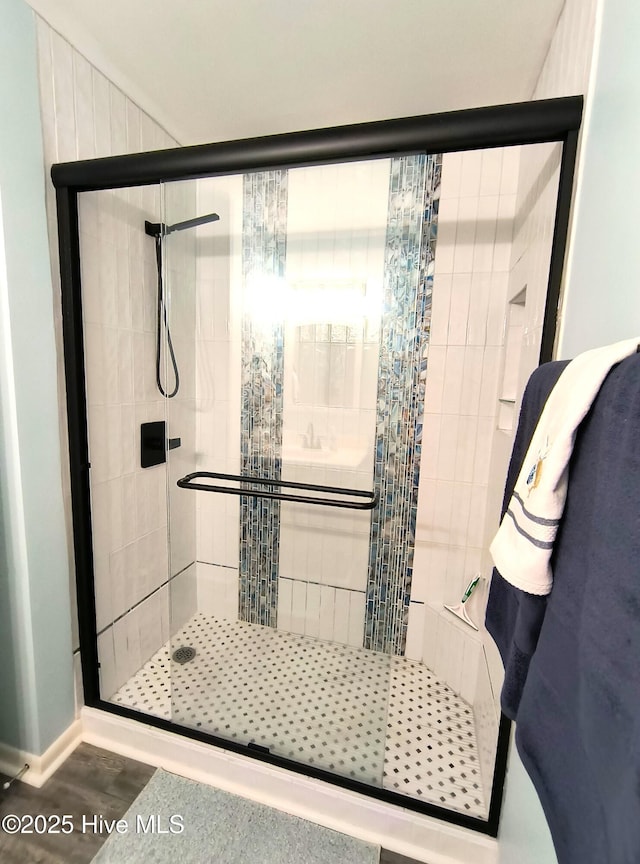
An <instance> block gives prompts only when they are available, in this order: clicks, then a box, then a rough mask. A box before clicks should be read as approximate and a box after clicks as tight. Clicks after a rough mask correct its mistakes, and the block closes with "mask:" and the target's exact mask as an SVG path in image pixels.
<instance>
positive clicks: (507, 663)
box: [486, 360, 569, 720]
mask: <svg viewBox="0 0 640 864" xmlns="http://www.w3.org/2000/svg"><path fill="white" fill-rule="evenodd" d="M568 363H569V361H568V360H562V361H555V362H553V363H544V364H543V365H542V366H539V367H538V368H537V369H536V370H535V372H534V373H533V374H532V375H531V377H530V378H529V382H528V384H527V386H526V388H525V391H524V396H523V397H522V408H521V409H520V419H519V421H518V430H517V432H516V437H515V441H514V443H513V450H512V453H511V461H510V462H509V470H508V472H507V482H506V485H505V490H504V498H503V501H502V513H501V518H502V516H504V514H505V512H506V509H507V507H508V505H509V501H510V500H511V495H512V493H513V487H514V486H515V485H516V480H517V479H518V475H519V474H520V469H521V468H522V463H523V461H524V457H525V456H526V454H527V450H528V448H529V442H530V440H531V436H532V435H533V432H534V430H535V428H536V426H537V423H538V419H539V417H540V415H541V414H542V409H543V408H544V406H545V403H546V401H547V398H548V396H549V394H550V393H551V391H552V390H553V388H554V386H555V384H556V382H557V380H558V378H559V377H560V375H561V374H562V372H563V371H564V369H565V367H566V366H567V364H568ZM546 605H547V597H546V596H543V597H539V596H537V595H535V594H527V593H526V592H525V591H521V590H520V589H519V588H515V587H514V586H513V585H511V584H510V583H509V582H506V581H505V580H504V579H503V578H502V576H501V575H500V573H498V571H497V570H496V569H495V568H494V570H493V575H492V577H491V586H490V588H489V600H488V602H487V614H486V625H487V630H488V631H489V633H490V634H491V636H492V637H493V640H494V642H495V643H496V645H497V646H498V650H499V651H500V656H501V657H502V663H503V665H504V669H505V678H504V685H503V688H502V693H501V695H500V702H501V707H502V710H503V712H504V713H505V714H506V715H507V717H509V718H510V719H511V720H515V719H516V715H517V713H518V705H519V703H520V697H521V695H522V688H523V687H524V683H525V681H526V679H527V672H528V670H529V661H530V660H531V655H532V654H533V652H534V650H535V647H536V642H537V641H538V634H539V633H540V627H541V625H542V619H543V617H544V610H545V608H546Z"/></svg>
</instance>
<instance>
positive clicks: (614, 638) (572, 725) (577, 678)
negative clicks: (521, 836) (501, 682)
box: [488, 354, 640, 864]
mask: <svg viewBox="0 0 640 864" xmlns="http://www.w3.org/2000/svg"><path fill="white" fill-rule="evenodd" d="M541 368H544V367H541ZM552 570H553V575H554V582H553V588H552V591H551V593H550V594H549V596H548V597H547V600H546V604H545V606H544V608H543V609H542V610H540V614H539V619H540V620H539V622H538V625H539V627H538V635H537V639H536V644H535V645H533V650H532V651H531V653H530V654H529V657H528V661H527V666H528V669H527V673H526V677H525V679H524V680H523V681H522V680H520V682H519V686H520V690H521V698H520V699H519V704H516V705H515V709H516V712H517V726H516V744H517V747H518V751H519V753H520V756H521V758H522V761H523V763H524V765H525V768H526V769H527V771H528V773H529V775H530V776H531V778H532V780H533V783H534V785H535V787H536V790H537V792H538V795H539V797H540V800H541V803H542V806H543V809H544V812H545V815H546V817H547V821H548V823H549V827H550V830H551V835H552V837H553V841H554V845H555V848H556V853H557V856H558V860H559V862H560V864H638V862H640V355H638V354H635V355H633V356H632V357H629V358H627V359H626V360H624V361H623V362H621V363H619V364H618V365H617V366H616V367H615V368H614V369H613V370H612V371H611V372H610V374H609V376H608V377H607V379H606V380H605V382H604V384H603V386H602V388H601V389H600V392H599V394H598V396H597V398H596V400H595V401H594V403H593V406H592V408H591V411H590V412H589V414H588V415H587V417H586V418H585V420H584V421H583V423H582V424H581V426H580V429H579V431H578V435H577V439H576V444H575V447H574V452H573V456H572V459H571V463H570V468H569V488H568V494H567V501H566V505H565V511H564V515H563V518H562V523H561V526H560V531H559V533H558V536H557V538H556V543H555V547H554V554H553V559H552ZM520 594H522V592H520ZM530 596H531V595H524V597H520V598H519V599H520V601H522V602H523V603H524V604H525V605H526V603H527V598H528V597H530ZM501 599H502V595H501V593H500V589H498V590H497V591H496V592H495V593H494V594H493V597H492V598H490V606H491V608H490V611H489V612H488V621H489V620H490V621H491V622H492V628H493V630H492V632H494V631H495V636H494V638H496V641H497V642H498V644H499V647H500V650H501V653H502V656H503V657H504V656H507V661H508V658H509V633H511V637H512V638H517V637H518V617H519V614H520V609H521V607H520V606H518V608H517V609H515V620H514V618H513V611H514V607H513V600H512V599H511V598H509V599H508V600H507V603H510V604H511V606H510V607H507V609H508V608H511V617H509V613H508V611H507V612H505V610H502V612H501V613H497V612H496V610H495V604H496V603H499V602H500V601H501ZM526 647H527V649H531V647H532V646H531V645H528V646H526ZM503 701H505V700H504V699H503Z"/></svg>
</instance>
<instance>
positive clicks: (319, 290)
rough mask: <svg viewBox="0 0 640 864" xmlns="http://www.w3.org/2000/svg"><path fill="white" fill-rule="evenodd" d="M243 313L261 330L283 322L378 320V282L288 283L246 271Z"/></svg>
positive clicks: (353, 323)
mask: <svg viewBox="0 0 640 864" xmlns="http://www.w3.org/2000/svg"><path fill="white" fill-rule="evenodd" d="M245 304H246V312H247V314H248V315H250V316H251V318H252V320H253V322H254V325H255V326H256V327H260V328H262V329H265V330H269V329H271V328H272V327H273V326H274V325H275V324H277V323H279V322H282V321H287V322H288V323H289V324H290V325H291V326H294V327H296V326H301V325H304V324H345V325H349V326H361V325H362V324H363V323H364V321H365V320H369V321H370V322H375V321H378V320H379V318H380V314H381V304H382V283H381V282H379V281H377V280H371V279H370V280H367V281H366V282H365V281H364V280H346V279H335V278H334V279H331V277H330V276H327V277H326V278H323V279H322V281H320V280H318V281H315V280H314V281H310V280H304V281H301V282H294V283H293V284H289V283H288V282H287V281H286V280H285V279H283V278H282V277H280V276H273V275H268V274H264V273H250V274H249V275H248V276H247V280H246V293H245Z"/></svg>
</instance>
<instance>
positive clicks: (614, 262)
mask: <svg viewBox="0 0 640 864" xmlns="http://www.w3.org/2000/svg"><path fill="white" fill-rule="evenodd" d="M639 34H640V3H639V2H638V0H603V3H602V31H601V36H600V49H599V54H598V55H597V57H596V58H595V59H596V62H597V65H596V78H595V88H594V91H593V94H592V99H591V106H590V115H589V113H587V116H586V118H585V120H586V122H587V126H586V128H585V130H584V137H583V145H582V147H583V149H582V153H581V157H580V158H581V165H582V168H581V180H580V185H579V187H578V196H577V199H576V209H575V215H574V220H575V231H574V235H573V241H572V246H571V251H570V269H569V282H568V285H567V291H566V304H565V311H564V324H563V329H562V330H561V341H560V356H561V357H563V358H568V357H573V356H575V354H577V353H579V352H580V351H585V350H587V349H588V348H594V347H597V346H599V345H605V344H607V343H610V342H616V341H618V340H619V339H626V338H629V337H631V336H635V335H636V334H638V333H639V332H640V240H639V236H640V217H639V212H640V210H639V207H640V167H639V164H638V142H640V51H638V35H639ZM597 38H598V36H597V34H596V39H597Z"/></svg>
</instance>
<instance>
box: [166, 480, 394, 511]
mask: <svg viewBox="0 0 640 864" xmlns="http://www.w3.org/2000/svg"><path fill="white" fill-rule="evenodd" d="M205 478H211V479H213V480H232V481H235V482H238V483H252V484H254V485H257V486H260V485H262V486H279V487H284V488H287V489H299V490H301V491H306V492H321V493H325V494H329V495H343V496H345V497H350V498H364V499H365V500H364V501H336V500H334V499H333V498H311V497H309V496H307V495H292V494H286V493H283V492H273V491H267V490H266V489H233V488H231V487H229V486H211V485H209V484H205V483H197V482H195V481H197V480H200V479H205ZM177 485H178V486H179V487H180V488H181V489H196V490H199V491H200V492H218V493H221V494H223V495H243V496H246V497H247V498H273V499H275V500H277V501H292V502H294V503H296V504H318V505H320V506H324V507H340V508H343V509H348V510H373V509H374V507H376V506H377V504H378V493H377V492H368V491H364V490H362V489H341V488H338V487H335V486H317V485H315V484H313V483H294V482H293V481H290V480H274V479H273V478H271V477H247V476H245V475H242V474H219V473H217V472H214V471H195V472H194V473H193V474H187V475H186V476H184V477H181V478H180V480H178V481H177Z"/></svg>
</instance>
